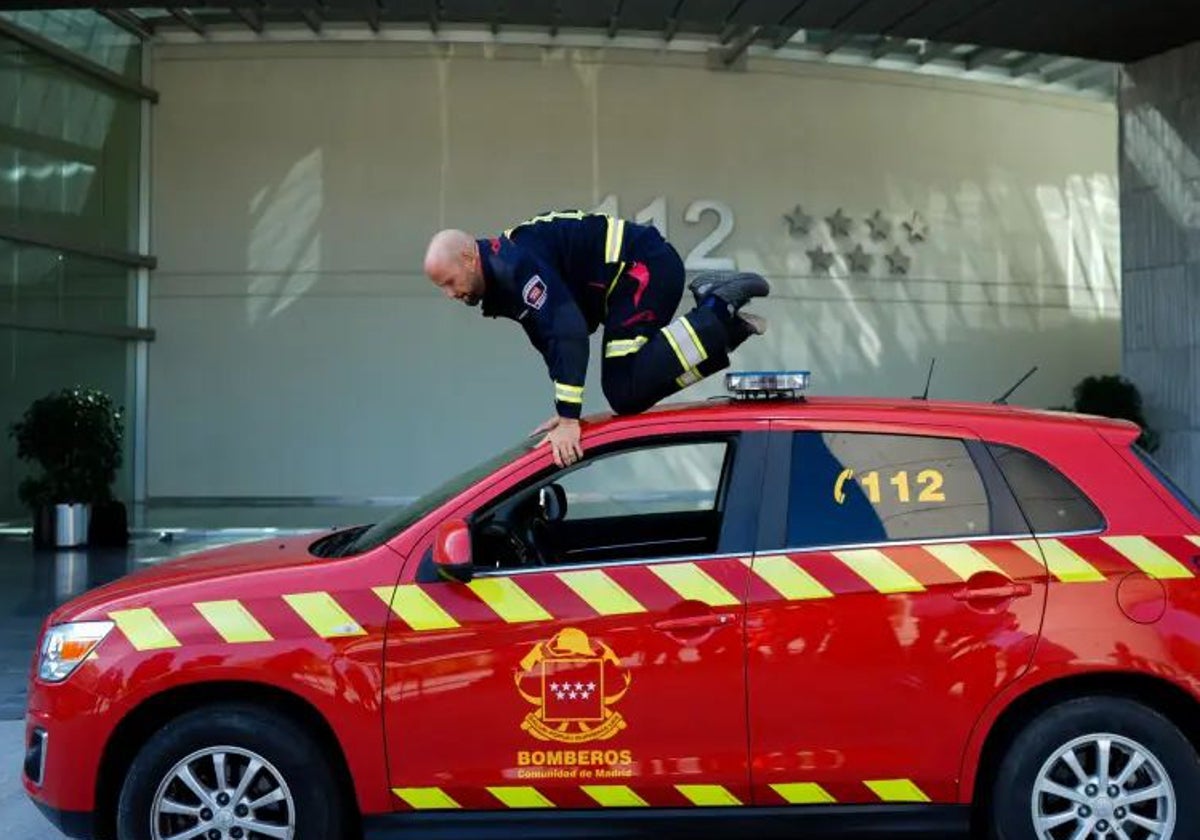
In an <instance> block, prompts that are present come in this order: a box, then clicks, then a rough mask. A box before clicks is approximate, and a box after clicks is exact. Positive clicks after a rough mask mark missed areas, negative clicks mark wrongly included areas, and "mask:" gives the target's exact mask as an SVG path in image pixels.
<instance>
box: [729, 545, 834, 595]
mask: <svg viewBox="0 0 1200 840" xmlns="http://www.w3.org/2000/svg"><path fill="white" fill-rule="evenodd" d="M747 562H750V561H747ZM750 568H751V569H752V570H753V571H754V573H755V574H756V575H758V576H759V577H760V578H762V579H763V580H764V581H766V582H767V584H768V585H769V586H770V587H771V588H772V589H774V590H775V591H776V592H778V593H779V594H780V595H782V596H783V597H784V598H787V599H788V600H789V601H805V600H808V599H811V598H832V597H833V593H832V592H830V591H829V590H828V589H826V588H825V587H824V586H822V585H821V582H820V581H818V580H817V579H816V578H814V577H813V576H812V575H810V574H809V573H808V572H807V571H806V570H805V569H803V568H801V567H800V566H799V565H798V564H797V563H795V562H793V561H792V559H791V558H789V557H784V556H783V555H782V554H772V555H768V556H766V557H755V558H754V560H753V562H750Z"/></svg>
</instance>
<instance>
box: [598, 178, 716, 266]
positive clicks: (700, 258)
mask: <svg viewBox="0 0 1200 840" xmlns="http://www.w3.org/2000/svg"><path fill="white" fill-rule="evenodd" d="M592 212H593V213H607V214H608V215H610V216H620V215H621V213H620V210H619V205H618V203H617V197H616V196H615V195H611V194H610V195H607V196H605V198H604V200H603V201H602V202H600V203H599V204H598V205H596V206H595V207H594V208H592ZM705 213H711V214H713V215H715V216H716V217H717V226H716V227H715V228H714V229H713V230H712V231H711V232H710V233H709V234H708V235H707V236H705V237H704V238H703V239H701V240H700V241H699V242H697V243H696V246H695V247H694V248H692V250H690V251H688V252H687V256H685V257H684V258H683V267H684V268H685V269H687V270H688V271H733V270H734V269H735V268H736V267H737V266H736V265H735V263H734V259H733V257H714V256H713V255H712V253H713V251H715V250H716V249H717V248H719V247H721V245H722V243H724V242H725V240H726V239H728V238H729V235H730V234H731V233H733V210H732V209H731V208H730V206H729V205H728V204H726V203H725V202H724V201H715V200H714V199H711V198H700V199H696V200H695V201H693V202H692V203H691V204H689V205H688V206H687V210H685V211H684V213H683V220H684V221H685V222H687V223H688V224H691V225H694V224H699V223H700V221H701V219H702V218H703V216H704V214H705ZM633 220H634V221H635V222H638V223H639V224H650V225H654V226H655V227H656V228H658V232H659V233H661V234H662V235H663V239H670V237H669V236H668V234H667V199H666V198H665V197H664V196H661V195H660V196H659V197H658V198H656V199H654V200H653V201H651V202H650V203H649V204H647V205H646V206H645V207H643V208H642V209H641V210H639V211H638V212H637V213H636V214H634V217H633Z"/></svg>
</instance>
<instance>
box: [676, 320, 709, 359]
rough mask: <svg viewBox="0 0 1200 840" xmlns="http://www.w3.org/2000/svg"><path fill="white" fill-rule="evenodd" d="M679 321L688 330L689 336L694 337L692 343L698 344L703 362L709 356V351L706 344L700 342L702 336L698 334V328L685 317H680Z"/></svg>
mask: <svg viewBox="0 0 1200 840" xmlns="http://www.w3.org/2000/svg"><path fill="white" fill-rule="evenodd" d="M679 323H681V324H683V327H684V329H686V330H687V333H688V336H689V337H690V338H691V339H692V344H694V345H696V350H697V352H699V353H700V362H703V361H704V360H705V359H707V358H708V351H707V350H705V349H704V345H703V344H701V343H700V336H698V335H696V330H695V328H694V327H693V326H692V322H691V321H689V320H688V319H687V318H686V317H685V318H680V319H679ZM700 362H697V363H696V365H693V367H696V366H697V365H699V364H700Z"/></svg>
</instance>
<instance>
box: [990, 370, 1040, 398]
mask: <svg viewBox="0 0 1200 840" xmlns="http://www.w3.org/2000/svg"><path fill="white" fill-rule="evenodd" d="M1036 371H1037V365H1034V366H1033V367H1031V368H1030V369H1029V373H1027V374H1025V375H1024V376H1022V377H1021V378H1020V379H1018V380H1017V384H1016V385H1014V386H1012V387H1011V388H1009V389H1008V390H1007V391H1005V392H1004V395H1003V396H1001V397H997V398H996V399H994V400H992V402H993V403H995V404H996V405H1008V398H1009V397H1011V396H1012V393H1013V391H1015V390H1017V389H1018V388H1020V387H1021V385H1022V384H1024V382H1025V380H1026V379H1028V378H1029V377H1031V376H1033V374H1034V373H1035V372H1036Z"/></svg>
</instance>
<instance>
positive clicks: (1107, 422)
mask: <svg viewBox="0 0 1200 840" xmlns="http://www.w3.org/2000/svg"><path fill="white" fill-rule="evenodd" d="M584 419H585V420H586V421H587V422H588V423H589V425H591V426H592V427H593V429H595V427H596V426H597V425H603V426H617V425H622V426H623V425H626V424H640V423H645V422H650V421H652V420H653V421H659V420H672V421H674V420H684V421H686V420H710V421H712V420H730V419H754V420H810V421H812V420H821V419H828V420H832V419H838V420H859V421H869V422H890V423H930V422H934V423H938V424H944V425H953V424H955V423H963V424H969V423H970V422H971V421H978V420H988V421H1000V422H1015V423H1018V424H1020V425H1022V426H1038V425H1041V426H1046V425H1057V426H1071V427H1075V428H1080V427H1093V428H1101V429H1104V430H1108V431H1114V432H1124V433H1129V434H1134V433H1140V431H1141V430H1140V429H1139V428H1138V426H1137V424H1135V423H1132V422H1130V421H1128V420H1117V419H1113V418H1109V417H1097V416H1094V415H1090V414H1079V413H1075V412H1070V411H1056V410H1051V409H1039V408H1027V407H1023V406H1015V405H998V404H996V403H978V402H954V401H948V400H924V399H900V398H894V397H893V398H886V397H835V396H830V397H815V396H805V397H802V398H777V399H735V398H733V397H724V396H722V397H714V398H712V399H709V400H706V401H695V402H676V403H662V404H659V405H657V406H655V407H654V408H651V409H649V410H647V411H646V412H643V413H642V414H637V415H626V416H614V415H612V414H609V413H605V414H595V415H589V416H588V417H586V418H584Z"/></svg>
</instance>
